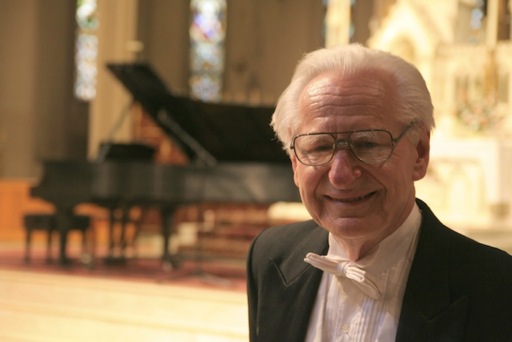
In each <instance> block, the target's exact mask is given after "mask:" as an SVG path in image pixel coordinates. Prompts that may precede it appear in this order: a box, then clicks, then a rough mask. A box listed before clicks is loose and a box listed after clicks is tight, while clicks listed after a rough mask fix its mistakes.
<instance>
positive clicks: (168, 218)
mask: <svg viewBox="0 0 512 342" xmlns="http://www.w3.org/2000/svg"><path fill="white" fill-rule="evenodd" d="M175 211H176V207H168V206H165V207H162V208H160V213H161V215H162V237H163V239H164V244H163V246H164V248H163V252H162V261H163V264H164V267H165V268H167V267H169V268H171V269H176V268H178V267H179V266H180V262H179V259H178V257H177V256H176V255H174V254H172V253H171V251H170V248H169V247H170V246H169V240H170V238H171V233H172V225H173V217H174V212H175Z"/></svg>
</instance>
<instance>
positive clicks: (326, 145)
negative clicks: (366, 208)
mask: <svg viewBox="0 0 512 342" xmlns="http://www.w3.org/2000/svg"><path fill="white" fill-rule="evenodd" d="M412 126H413V124H412V123H411V124H409V125H408V126H407V127H406V128H405V129H404V130H403V131H402V133H400V135H399V136H397V137H396V138H393V136H392V135H391V133H390V132H388V131H386V130H384V129H368V130H359V131H350V132H333V133H306V134H299V135H297V136H295V137H294V138H293V140H292V143H291V145H290V149H292V150H293V151H294V153H295V156H296V157H297V159H298V160H299V161H300V162H301V163H302V164H304V165H308V166H321V165H325V164H327V163H329V162H330V161H331V160H332V158H333V157H334V154H335V153H336V151H337V150H347V149H348V150H350V151H351V152H352V154H353V155H354V156H355V157H356V158H357V159H359V160H360V161H362V162H364V163H367V164H380V163H383V162H385V161H386V160H388V159H389V157H390V156H391V154H392V153H393V150H394V149H395V145H396V144H397V143H398V141H399V140H400V139H401V138H402V137H403V136H404V135H405V133H406V132H407V131H408V130H409V128H411V127H412ZM338 135H346V139H338V138H337V137H338Z"/></svg>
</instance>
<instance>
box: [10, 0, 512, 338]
mask: <svg viewBox="0 0 512 342" xmlns="http://www.w3.org/2000/svg"><path fill="white" fill-rule="evenodd" d="M0 4H1V5H2V11H1V12H0V22H2V27H3V29H2V30H0V38H1V39H0V42H1V44H2V48H1V49H0V56H1V58H0V61H1V63H0V74H1V75H2V77H1V79H0V84H1V87H0V89H1V90H0V98H1V100H0V249H8V247H9V246H12V245H19V246H21V247H20V248H24V244H25V236H26V228H27V227H26V225H27V220H26V217H27V215H43V217H44V215H52V217H54V218H55V222H53V224H54V225H56V226H57V227H58V229H61V227H66V225H70V224H71V221H72V220H73V216H76V215H80V216H83V217H87V218H89V219H90V222H88V224H87V225H88V226H91V227H92V228H91V230H92V232H91V231H88V232H87V234H86V235H87V236H86V238H87V239H89V241H88V243H89V248H90V245H91V241H90V240H93V242H94V243H93V247H94V248H95V251H94V253H91V252H90V251H89V254H88V257H89V258H88V259H87V260H85V259H84V258H82V260H81V262H84V263H87V262H89V263H90V262H91V259H90V258H91V255H93V256H95V257H106V256H108V257H117V258H122V259H124V258H131V257H135V256H136V255H145V256H150V257H155V258H159V257H162V258H163V259H164V261H166V262H168V263H169V264H170V265H171V266H172V267H175V266H176V265H175V262H176V261H175V260H174V259H173V257H174V256H175V255H180V254H183V255H187V253H195V252H197V248H198V246H197V245H198V243H200V244H201V252H202V253H209V256H211V257H213V258H215V257H218V258H223V259H228V260H229V259H235V260H238V261H239V262H241V263H243V259H244V257H245V253H246V251H247V248H248V245H249V243H250V241H251V239H252V238H253V237H254V236H255V235H256V234H257V233H258V232H259V231H260V230H261V229H265V228H266V227H268V226H271V225H273V224H278V223H283V222H291V221H295V220H303V219H305V218H307V217H308V214H307V213H306V212H305V210H304V208H303V207H302V205H301V204H300V203H299V201H298V197H297V194H296V192H295V189H294V187H293V184H292V183H291V177H290V179H289V180H288V182H287V181H284V179H287V178H288V177H289V173H288V167H289V165H288V164H287V161H286V156H283V155H281V154H280V153H281V152H282V151H280V149H279V147H278V148H277V149H276V146H275V142H273V141H271V140H272V139H271V138H272V137H271V136H270V138H269V139H268V142H269V145H268V146H267V145H266V144H265V143H262V142H261V141H260V140H261V139H262V138H267V137H268V136H269V132H270V131H269V129H270V128H269V127H268V125H266V123H265V122H263V120H261V118H265V119H267V118H268V117H269V115H270V114H271V113H272V107H273V106H274V105H275V103H276V100H277V98H278V96H279V94H280V93H281V91H282V90H283V89H284V87H285V86H286V84H287V83H288V81H289V79H290V77H291V74H292V72H293V69H294V67H295V64H296V61H297V60H298V59H299V58H300V57H301V56H302V55H303V54H304V53H305V52H308V51H311V50H314V49H317V48H320V47H322V46H334V45H342V44H348V43H360V44H363V45H366V46H369V47H373V48H377V49H382V50H386V51H390V52H392V53H394V54H397V55H399V56H401V57H403V58H405V59H406V60H408V61H410V62H411V63H413V64H414V65H416V66H417V67H418V68H419V70H420V71H421V73H422V74H423V76H424V78H425V79H426V81H427V84H428V86H429V88H430V90H431V94H432V97H433V101H434V106H435V118H436V129H435V131H434V133H433V137H432V146H431V162H430V170H429V173H428V175H427V177H426V178H425V179H423V180H421V181H419V182H418V183H417V193H418V197H419V198H422V199H423V200H425V201H426V202H427V203H429V205H430V206H431V207H432V208H433V210H434V212H436V213H437V215H438V216H439V217H440V218H441V219H442V221H443V222H444V223H446V224H447V225H449V226H450V227H452V228H454V229H456V230H458V231H460V232H462V233H463V234H466V235H468V236H470V237H473V238H475V239H477V240H479V241H482V242H484V243H486V244H490V245H493V246H496V247H499V248H502V249H505V250H507V251H509V252H512V177H511V176H510V174H511V169H512V25H511V13H512V1H510V0H77V1H69V0H48V1H40V0H0ZM202 116H203V117H202ZM258 118H259V120H258ZM239 139H241V140H239ZM244 139H247V140H244ZM258 139H260V140H258ZM272 144H274V145H272ZM127 157H128V158H127ZM130 157H131V158H130ZM283 157H284V158H283ZM105 165H106V166H105ZM212 168H216V169H217V170H220V171H216V172H214V173H213V175H212V173H211V172H210V171H209V170H211V169H212ZM52 172H53V174H52ZM205 172H206V175H205ZM235 175H238V176H235ZM132 183H133V184H135V185H133V186H132ZM276 183H279V184H280V185H279V186H277V188H276V189H275V191H273V192H275V193H270V194H265V190H266V189H267V188H273V187H276V185H275V184H276ZM132 188H133V189H132ZM148 194H151V196H148ZM145 196H148V197H151V198H146V197H145ZM164 202H165V203H164ZM162 203H164V204H162ZM71 212H72V213H71ZM70 213H71V214H70ZM36 218H37V217H36ZM59 227H60V228H59ZM119 227H121V228H119ZM115 228H116V229H117V228H119V229H121V233H119V232H118V233H117V234H118V235H119V234H120V235H122V236H121V237H119V236H117V237H116V239H114V237H113V235H115V232H114V229H115ZM58 229H57V230H58ZM125 230H126V231H125ZM162 230H165V231H166V234H164V235H162ZM125 234H126V236H125ZM57 235H59V234H57ZM63 238H64V237H63V236H62V235H60V236H59V238H57V237H55V242H56V243H55V245H56V246H57V245H59V244H60V245H59V248H60V250H58V249H57V247H56V246H54V247H55V253H54V254H55V257H57V258H60V259H59V261H60V262H61V263H63V264H64V263H66V262H67V257H68V255H67V254H66V253H67V252H68V251H66V250H63V248H62V244H63V243H64V242H63V241H64V240H63ZM69 238H70V239H69V240H70V241H69V243H68V246H67V247H68V249H70V250H71V251H74V248H75V246H76V245H77V244H78V245H79V244H80V242H79V240H78V237H77V236H74V235H73V236H71V235H70V236H69ZM33 243H34V249H37V248H38V246H39V247H40V248H41V249H44V244H45V240H44V238H43V236H42V235H38V234H34V241H33ZM135 246H137V247H135ZM155 246H156V247H155ZM114 247H116V248H119V250H113V248H114ZM21 250H23V249H21ZM116 253H118V254H116ZM119 253H121V256H119ZM136 253H138V254H136ZM162 253H163V254H162ZM114 254H115V255H114ZM23 257H24V254H20V258H23ZM82 257H83V255H82ZM242 335H243V334H242ZM227 340H228V339H226V341H227ZM233 340H235V339H233ZM242 340H243V339H242ZM212 341H213V340H212Z"/></svg>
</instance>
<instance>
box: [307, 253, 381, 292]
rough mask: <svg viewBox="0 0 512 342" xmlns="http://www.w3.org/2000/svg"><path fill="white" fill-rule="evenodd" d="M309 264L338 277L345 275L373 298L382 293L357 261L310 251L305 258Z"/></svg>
mask: <svg viewBox="0 0 512 342" xmlns="http://www.w3.org/2000/svg"><path fill="white" fill-rule="evenodd" d="M304 261H305V262H307V263H308V264H310V265H312V266H314V267H316V268H318V269H320V270H322V271H324V272H329V273H332V274H333V275H335V276H336V277H340V276H342V277H345V278H347V279H349V280H351V281H352V282H353V283H354V284H355V285H356V286H357V287H358V288H359V289H361V291H363V292H364V293H365V294H366V295H368V296H370V297H372V298H373V299H379V298H380V296H381V293H380V291H379V289H378V288H377V285H375V282H374V281H373V280H372V279H371V276H370V275H367V274H366V271H365V270H363V269H362V268H361V267H360V266H359V265H358V264H357V263H355V262H353V261H350V260H342V259H334V258H331V257H328V256H326V255H318V254H315V253H308V254H307V255H306V257H305V258H304Z"/></svg>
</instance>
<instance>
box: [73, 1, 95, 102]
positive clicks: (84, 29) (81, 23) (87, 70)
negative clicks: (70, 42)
mask: <svg viewBox="0 0 512 342" xmlns="http://www.w3.org/2000/svg"><path fill="white" fill-rule="evenodd" d="M97 10H98V9H97V3H96V0H77V9H76V22H77V26H78V31H77V39H76V43H75V44H76V46H75V66H76V78H75V96H76V97H77V98H79V99H81V100H84V101H89V100H92V99H93V98H94V97H95V96H96V74H97V66H96V59H97V57H98V38H97V36H96V31H97V29H98V26H99V20H98V12H97Z"/></svg>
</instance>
